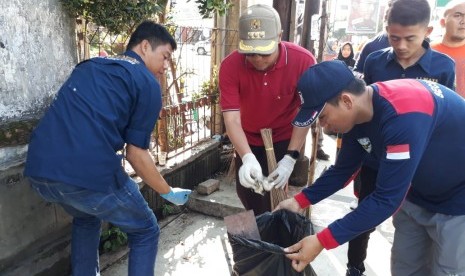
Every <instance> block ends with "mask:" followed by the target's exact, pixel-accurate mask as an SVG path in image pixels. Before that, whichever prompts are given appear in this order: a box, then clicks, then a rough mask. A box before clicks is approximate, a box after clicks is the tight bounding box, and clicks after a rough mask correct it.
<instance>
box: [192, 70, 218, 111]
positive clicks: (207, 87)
mask: <svg viewBox="0 0 465 276" xmlns="http://www.w3.org/2000/svg"><path fill="white" fill-rule="evenodd" d="M218 83H219V80H218V67H217V66H216V65H215V66H214V67H213V69H212V76H211V79H210V80H207V81H204V82H203V83H202V86H201V87H200V91H199V92H198V93H194V94H193V95H192V99H198V98H201V97H204V96H209V97H210V98H211V99H212V100H213V99H215V98H217V97H216V96H218V95H219V93H220V88H219V84H218ZM213 102H214V103H216V102H215V101H214V100H213Z"/></svg>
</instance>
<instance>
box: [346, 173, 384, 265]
mask: <svg viewBox="0 0 465 276" xmlns="http://www.w3.org/2000/svg"><path fill="white" fill-rule="evenodd" d="M377 175H378V171H377V170H374V169H372V168H370V167H367V166H362V168H361V170H360V174H359V176H360V193H359V198H358V202H359V203H360V202H362V201H363V199H365V198H366V197H367V196H368V195H369V194H371V193H373V191H374V190H375V187H376V177H377ZM374 230H375V229H374V228H373V229H370V230H368V231H367V232H365V233H363V234H360V235H359V236H357V237H356V238H355V239H353V240H351V241H349V250H348V251H347V259H348V261H349V265H350V266H354V267H357V268H358V269H360V270H362V271H364V270H365V268H364V266H363V262H364V261H365V259H366V257H367V248H368V240H369V239H370V233H371V232H373V231H374Z"/></svg>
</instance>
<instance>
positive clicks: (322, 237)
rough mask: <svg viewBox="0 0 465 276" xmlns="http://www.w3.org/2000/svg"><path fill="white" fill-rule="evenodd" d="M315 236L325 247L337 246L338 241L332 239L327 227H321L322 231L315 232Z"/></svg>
mask: <svg viewBox="0 0 465 276" xmlns="http://www.w3.org/2000/svg"><path fill="white" fill-rule="evenodd" d="M316 237H317V238H318V240H319V241H320V243H321V245H323V247H324V248H325V249H333V248H336V247H338V246H339V243H338V242H337V241H336V240H335V239H334V237H333V234H332V233H331V231H330V230H329V228H325V229H323V231H321V232H320V233H318V234H316Z"/></svg>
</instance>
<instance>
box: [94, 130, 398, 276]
mask: <svg viewBox="0 0 465 276" xmlns="http://www.w3.org/2000/svg"><path fill="white" fill-rule="evenodd" d="M307 147H308V149H307V150H306V152H310V147H311V142H310V141H309V142H308V143H307ZM324 149H325V151H326V152H327V153H328V154H330V155H331V159H330V161H318V163H317V170H316V176H318V175H319V174H320V173H321V172H322V171H323V170H324V169H325V168H327V167H329V166H330V165H331V164H332V162H333V161H334V155H335V149H336V146H335V140H334V138H332V137H330V136H326V135H325V139H324ZM234 185H235V184H234V183H228V182H226V181H225V180H223V181H222V182H220V188H219V190H218V191H216V192H214V193H212V194H210V195H208V196H203V195H199V194H197V193H196V192H193V193H192V195H191V197H190V199H189V203H188V208H186V209H185V211H184V212H182V213H181V214H179V215H177V216H172V217H169V218H166V219H163V220H162V221H159V223H160V227H161V235H160V242H159V245H158V246H159V247H158V255H157V261H156V266H155V275H157V276H159V275H164V276H185V275H212V276H213V275H215V276H217V275H231V272H232V266H233V264H234V261H233V255H232V250H231V246H230V245H229V242H228V238H227V234H226V227H225V225H224V222H223V219H222V217H224V216H226V215H230V214H234V213H237V212H241V211H243V210H244V208H243V206H242V204H241V203H240V201H239V199H238V197H237V195H236V192H235V186H234ZM301 189H302V188H301V187H294V186H290V194H295V193H297V192H298V191H300V190H301ZM352 191H353V188H352V185H348V186H347V187H346V188H345V189H343V190H341V191H339V192H337V193H336V194H334V195H332V196H331V197H329V198H327V199H325V200H323V201H321V202H319V203H318V204H316V205H314V206H313V207H312V212H311V220H312V223H313V225H314V228H315V231H316V232H318V231H320V230H322V229H323V228H324V227H326V226H327V225H328V224H329V223H331V222H333V221H334V220H336V219H339V218H341V217H342V216H344V215H345V214H347V213H348V212H350V211H351V210H350V209H349V203H350V202H351V201H352V200H353V199H354V198H355V197H354V196H353V192H352ZM393 231H394V230H393V227H392V223H391V220H390V219H388V220H386V221H385V222H384V223H383V224H381V225H380V226H378V227H377V229H376V231H375V232H374V233H372V234H371V238H370V242H369V248H368V257H367V260H366V262H365V265H366V267H367V271H366V272H365V274H366V275H368V276H384V275H390V269H389V267H390V265H389V262H390V254H391V251H390V250H391V243H392V237H393ZM105 255H107V254H105ZM346 256H347V244H344V245H341V246H339V247H337V248H335V249H332V250H323V251H322V253H321V254H320V255H319V256H318V257H317V258H316V259H315V260H314V261H313V262H312V263H311V265H312V267H313V269H314V270H315V272H316V273H317V275H319V276H338V275H345V268H346V263H347V257H346ZM105 258H106V260H104V261H102V265H101V268H102V270H103V271H102V276H123V275H127V265H128V260H127V250H124V251H123V252H119V253H116V254H114V255H113V256H110V257H105ZM115 260H117V262H116V263H115V262H114V261H115ZM103 263H105V264H103Z"/></svg>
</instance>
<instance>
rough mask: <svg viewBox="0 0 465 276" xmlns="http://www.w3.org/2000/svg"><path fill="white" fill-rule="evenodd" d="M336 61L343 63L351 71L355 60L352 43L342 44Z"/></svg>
mask: <svg viewBox="0 0 465 276" xmlns="http://www.w3.org/2000/svg"><path fill="white" fill-rule="evenodd" d="M336 59H338V60H341V61H344V63H345V64H346V65H347V66H348V67H349V68H350V70H352V69H353V68H354V65H355V59H354V48H353V46H352V43H350V42H344V43H343V44H342V46H341V48H339V54H338V55H337V58H336Z"/></svg>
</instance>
